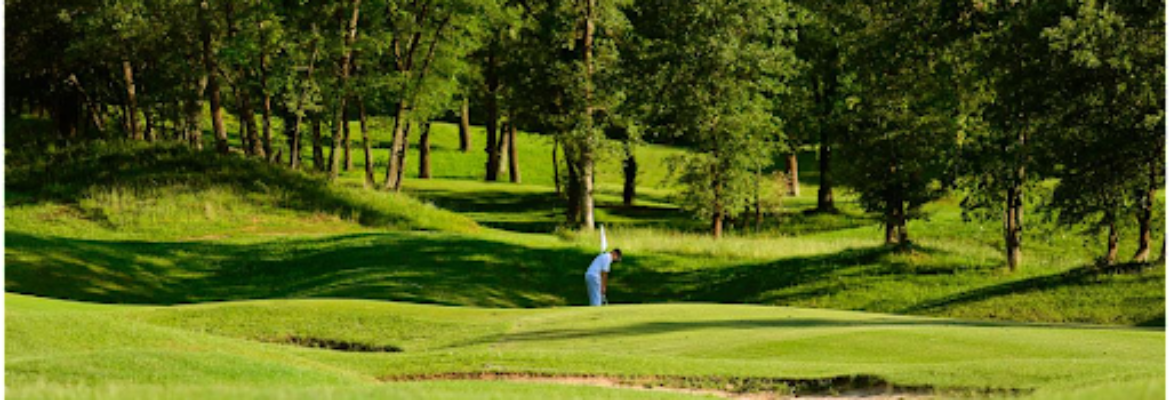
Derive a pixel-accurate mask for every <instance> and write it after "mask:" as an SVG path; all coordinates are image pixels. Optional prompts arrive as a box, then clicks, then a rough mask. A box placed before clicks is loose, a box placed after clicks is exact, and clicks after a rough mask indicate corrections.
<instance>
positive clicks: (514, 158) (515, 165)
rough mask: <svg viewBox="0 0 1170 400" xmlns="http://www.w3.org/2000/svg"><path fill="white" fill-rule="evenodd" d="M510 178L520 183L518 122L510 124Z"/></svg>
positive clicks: (513, 181)
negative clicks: (517, 139)
mask: <svg viewBox="0 0 1170 400" xmlns="http://www.w3.org/2000/svg"><path fill="white" fill-rule="evenodd" d="M508 178H509V179H510V180H511V181H512V183H520V156H519V153H517V151H516V124H515V123H509V124H508Z"/></svg>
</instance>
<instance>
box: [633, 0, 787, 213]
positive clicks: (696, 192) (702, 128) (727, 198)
mask: <svg viewBox="0 0 1170 400" xmlns="http://www.w3.org/2000/svg"><path fill="white" fill-rule="evenodd" d="M630 14H631V15H632V16H631V18H630V19H631V20H632V21H633V26H634V31H635V33H636V35H637V36H638V39H637V40H638V41H639V42H638V45H637V46H636V47H635V48H634V50H633V51H634V52H635V53H636V54H637V55H636V56H634V57H633V58H634V59H633V60H632V61H630V63H629V64H630V65H629V66H628V69H629V70H630V71H631V73H633V74H635V75H637V76H639V77H641V78H642V79H643V83H642V84H641V85H640V86H639V87H638V91H637V92H638V94H636V95H632V96H631V99H633V100H631V101H635V102H638V104H645V105H644V106H642V107H640V109H641V110H642V111H644V112H645V113H646V115H645V116H644V117H643V118H644V119H646V120H649V121H661V124H660V125H655V126H653V127H650V128H648V129H650V130H651V131H652V132H656V133H654V135H656V136H666V135H668V133H667V132H670V133H669V134H672V135H678V136H681V137H685V138H686V140H688V141H690V142H691V143H694V144H695V145H694V147H695V149H696V150H698V154H695V155H692V156H688V157H685V158H682V159H680V160H679V161H678V162H676V163H675V168H677V169H678V176H679V180H680V182H681V183H683V184H684V185H685V187H686V189H685V190H684V192H683V194H682V200H681V201H680V204H682V205H683V206H684V207H685V208H687V209H689V210H691V211H694V212H695V213H696V214H697V215H698V216H699V217H700V218H714V220H715V221H716V222H715V224H716V225H719V224H721V223H722V221H721V220H722V218H723V217H724V216H731V217H734V216H736V215H738V214H739V213H740V212H741V211H742V210H743V209H744V208H745V206H746V205H747V204H748V202H749V200H750V199H751V196H752V194H753V192H752V190H751V189H752V188H753V187H754V186H753V185H752V184H751V183H752V182H751V180H752V178H755V179H759V177H758V176H753V175H752V172H753V171H759V170H760V165H759V164H760V163H762V160H763V159H768V158H769V155H770V154H771V151H770V150H771V149H770V148H769V146H770V145H769V144H770V143H776V142H778V141H779V140H780V139H781V138H782V137H783V135H782V134H781V133H779V132H781V131H780V121H779V120H778V119H777V118H776V117H775V116H773V115H771V113H770V111H771V110H772V109H773V108H774V105H773V104H772V103H771V101H772V99H774V98H775V97H776V96H777V95H778V94H781V93H783V92H785V91H786V88H787V86H786V78H787V77H788V76H789V74H790V68H792V66H793V65H794V64H795V63H796V60H795V54H794V52H793V49H792V43H793V42H794V40H795V31H794V30H793V29H792V28H793V26H794V21H793V19H794V17H793V15H794V11H793V10H792V9H790V8H789V6H788V5H787V3H785V2H781V1H765V2H758V1H753V2H729V3H719V4H714V3H688V4H686V5H679V4H676V3H674V2H653V1H643V2H639V3H636V4H635V5H634V6H633V7H631V10H630ZM698 38H702V39H698ZM680 59H687V60H688V62H686V63H678V62H673V60H680ZM717 229H718V228H717Z"/></svg>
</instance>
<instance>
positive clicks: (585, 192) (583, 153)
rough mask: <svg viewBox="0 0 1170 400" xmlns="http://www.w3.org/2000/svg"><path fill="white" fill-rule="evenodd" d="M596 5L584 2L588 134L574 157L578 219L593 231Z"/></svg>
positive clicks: (586, 122) (582, 50)
mask: <svg viewBox="0 0 1170 400" xmlns="http://www.w3.org/2000/svg"><path fill="white" fill-rule="evenodd" d="M596 7H597V0H586V1H585V21H584V22H585V23H584V28H585V30H584V32H583V33H584V34H583V35H582V46H581V53H582V54H581V58H582V61H584V65H585V82H586V83H585V110H584V111H585V126H586V129H587V132H588V134H587V136H586V137H585V138H584V140H583V141H582V142H581V143H580V144H579V148H578V156H577V158H576V159H575V160H576V161H578V162H579V163H580V165H579V168H580V169H581V170H580V175H579V176H578V178H579V179H580V180H581V183H580V185H581V190H580V192H579V194H580V196H581V197H580V198H579V199H570V201H574V200H576V201H577V202H578V203H579V204H580V207H581V216H582V220H581V221H579V223H580V226H581V227H582V228H584V229H588V230H593V228H594V218H593V157H594V154H593V146H594V141H593V138H594V135H596V133H595V132H594V131H593V130H594V126H593V111H594V108H593V72H594V65H593V34H594V31H595V29H596V25H595V24H596V21H595V18H596V10H595V9H596Z"/></svg>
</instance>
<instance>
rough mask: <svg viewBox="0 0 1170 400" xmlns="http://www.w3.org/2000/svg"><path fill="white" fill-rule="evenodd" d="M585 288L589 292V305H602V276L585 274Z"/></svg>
mask: <svg viewBox="0 0 1170 400" xmlns="http://www.w3.org/2000/svg"><path fill="white" fill-rule="evenodd" d="M585 288H586V289H588V290H589V305H591V306H600V305H601V276H600V275H590V274H585Z"/></svg>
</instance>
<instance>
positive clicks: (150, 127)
mask: <svg viewBox="0 0 1170 400" xmlns="http://www.w3.org/2000/svg"><path fill="white" fill-rule="evenodd" d="M142 122H143V124H144V125H143V127H142V133H143V136H144V137H145V138H146V141H147V142H154V139H155V132H154V113H152V112H151V110H150V106H147V107H144V108H143V109H142Z"/></svg>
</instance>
